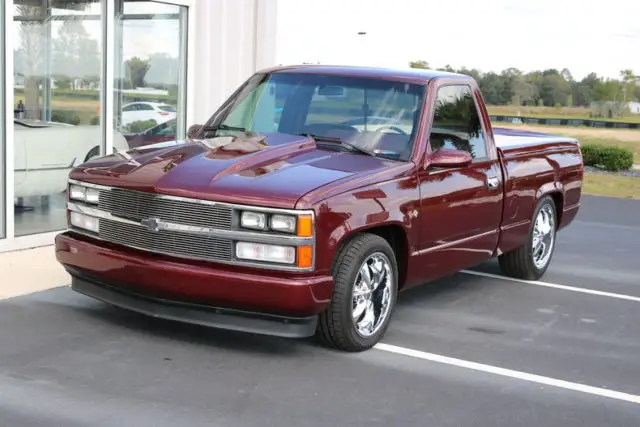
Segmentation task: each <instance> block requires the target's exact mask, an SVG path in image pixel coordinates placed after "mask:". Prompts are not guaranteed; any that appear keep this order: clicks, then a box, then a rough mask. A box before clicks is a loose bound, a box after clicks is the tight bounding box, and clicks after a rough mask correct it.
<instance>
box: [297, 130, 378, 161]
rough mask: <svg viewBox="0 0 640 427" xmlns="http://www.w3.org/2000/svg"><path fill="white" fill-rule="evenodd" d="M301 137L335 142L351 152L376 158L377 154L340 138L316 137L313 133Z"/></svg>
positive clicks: (303, 134)
mask: <svg viewBox="0 0 640 427" xmlns="http://www.w3.org/2000/svg"><path fill="white" fill-rule="evenodd" d="M300 135H302V136H306V137H307V138H313V139H315V140H317V141H322V142H335V143H337V144H340V145H343V146H345V147H348V148H349V149H350V150H351V151H358V152H360V153H362V154H366V155H367V156H372V157H376V155H375V153H371V152H369V151H367V150H365V149H364V148H360V147H358V146H357V145H355V144H352V143H350V142H347V141H344V140H342V139H340V138H336V137H333V136H320V135H314V134H312V133H301V134H300Z"/></svg>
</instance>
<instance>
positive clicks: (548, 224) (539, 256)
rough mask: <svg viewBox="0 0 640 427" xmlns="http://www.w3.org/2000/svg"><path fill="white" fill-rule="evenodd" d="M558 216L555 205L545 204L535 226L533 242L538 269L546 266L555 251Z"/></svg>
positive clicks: (534, 260) (532, 246) (535, 262)
mask: <svg viewBox="0 0 640 427" xmlns="http://www.w3.org/2000/svg"><path fill="white" fill-rule="evenodd" d="M555 232H556V218H555V213H554V211H553V206H552V205H551V204H550V203H547V204H545V205H544V206H543V207H542V209H540V212H538V216H537V217H536V222H535V223H534V226H533V241H532V244H531V249H532V257H533V263H534V265H535V266H536V268H538V269H542V268H544V267H545V266H546V265H547V263H548V262H549V259H550V258H551V253H552V252H553V245H554V244H555V237H556V233H555Z"/></svg>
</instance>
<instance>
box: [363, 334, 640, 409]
mask: <svg viewBox="0 0 640 427" xmlns="http://www.w3.org/2000/svg"><path fill="white" fill-rule="evenodd" d="M374 348H375V349H377V350H380V351H386V352H389V353H395V354H400V355H403V356H408V357H413V358H416V359H422V360H428V361H430V362H436V363H444V364H447V365H451V366H456V367H459V368H465V369H472V370H474V371H480V372H486V373H490V374H495V375H500V376H503V377H509V378H515V379H518V380H522V381H529V382H533V383H538V384H544V385H548V386H551V387H558V388H563V389H567V390H572V391H577V392H580V393H586V394H592V395H596V396H601V397H608V398H611V399H616V400H622V401H625V402H630V403H636V404H640V396H638V395H635V394H629V393H624V392H620V391H615V390H609V389H606V388H600V387H593V386H589V385H585V384H580V383H574V382H570V381H564V380H559V379H556V378H550V377H544V376H541V375H535V374H529V373H526V372H521V371H514V370H512V369H505V368H499V367H497V366H492V365H485V364H482V363H477V362H471V361H468V360H462V359H456V358H453V357H448V356H442V355H439V354H433V353H427V352H424V351H418V350H412V349H410V348H405V347H398V346H395V345H390V344H383V343H378V344H376V346H375V347H374Z"/></svg>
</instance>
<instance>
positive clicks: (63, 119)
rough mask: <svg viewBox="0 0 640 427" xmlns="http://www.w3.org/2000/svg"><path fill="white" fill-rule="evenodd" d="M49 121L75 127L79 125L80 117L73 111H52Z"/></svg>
mask: <svg viewBox="0 0 640 427" xmlns="http://www.w3.org/2000/svg"><path fill="white" fill-rule="evenodd" d="M51 121H52V122H58V123H67V124H70V125H76V126H77V125H79V124H80V116H78V115H77V114H76V112H75V111H74V110H53V111H52V112H51Z"/></svg>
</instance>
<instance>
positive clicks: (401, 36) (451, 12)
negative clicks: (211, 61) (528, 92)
mask: <svg viewBox="0 0 640 427" xmlns="http://www.w3.org/2000/svg"><path fill="white" fill-rule="evenodd" d="M592 4H593V5H594V7H590V6H589V1H588V0H449V1H443V0H439V1H436V0H278V54H277V58H278V63H281V64H288V63H302V62H320V63H323V64H329V63H334V64H365V65H373V66H383V67H400V68H405V67H408V63H409V61H411V60H425V61H427V62H429V64H430V65H431V66H434V67H443V66H445V65H447V64H450V65H451V66H452V67H454V68H457V67H461V66H466V67H468V68H478V69H480V70H482V71H485V72H486V71H501V70H503V69H506V68H509V67H516V68H519V69H521V70H524V71H531V70H540V69H546V68H557V69H562V68H565V67H566V68H568V69H569V70H570V71H571V73H572V74H573V76H574V78H576V79H581V78H582V77H584V76H585V75H586V74H588V73H589V72H592V71H593V72H596V73H598V74H599V75H602V76H606V77H612V78H617V77H619V72H620V70H621V69H625V68H631V69H633V70H635V72H636V74H640V54H639V53H640V18H639V17H640V1H639V0H608V1H606V2H597V3H596V2H595V1H594V2H593V3H592ZM361 31H365V32H366V33H367V34H366V35H364V36H359V35H358V32H361Z"/></svg>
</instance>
